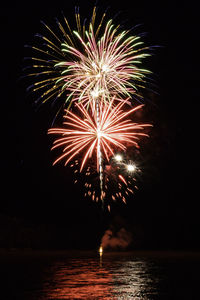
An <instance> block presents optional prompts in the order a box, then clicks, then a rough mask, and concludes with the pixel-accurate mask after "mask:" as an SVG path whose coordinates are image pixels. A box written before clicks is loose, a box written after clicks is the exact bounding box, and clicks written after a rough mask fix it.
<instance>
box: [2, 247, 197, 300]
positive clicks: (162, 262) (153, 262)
mask: <svg viewBox="0 0 200 300" xmlns="http://www.w3.org/2000/svg"><path fill="white" fill-rule="evenodd" d="M0 267H1V269H0V272H1V283H2V286H1V291H0V299H3V300H4V299H5V300H7V299H20V300H22V299H27V300H34V299H38V300H44V299H88V300H89V299H105V300H107V299H134V300H154V299H161V300H162V299H163V300H170V299H176V300H177V299H181V300H184V299H187V300H192V299H200V295H199V286H200V285H199V284H200V277H199V271H200V258H199V256H195V257H194V256H184V255H182V256H181V257H180V255H175V256H173V255H171V256H168V255H164V256H163V255H157V254H154V255H143V256H142V255H136V254H134V253H110V254H109V253H107V254H105V255H103V257H102V258H99V256H98V255H97V254H96V253H86V252H85V253H77V252H76V253H70V254H69V253H68V254H62V255H60V254H59V255H52V254H51V255H50V254H49V253H42V254H41V253H38V254H35V253H29V254H18V253H11V254H7V255H5V254H4V255H3V256H1V261H0Z"/></svg>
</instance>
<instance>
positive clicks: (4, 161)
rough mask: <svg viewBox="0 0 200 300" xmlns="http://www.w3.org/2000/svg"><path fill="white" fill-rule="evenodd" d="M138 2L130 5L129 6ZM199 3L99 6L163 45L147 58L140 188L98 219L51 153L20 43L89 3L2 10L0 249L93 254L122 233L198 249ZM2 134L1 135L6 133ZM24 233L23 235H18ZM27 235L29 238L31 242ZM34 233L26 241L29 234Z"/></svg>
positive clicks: (46, 114) (47, 119) (46, 121)
mask: <svg viewBox="0 0 200 300" xmlns="http://www.w3.org/2000/svg"><path fill="white" fill-rule="evenodd" d="M134 2H135V3H134ZM195 3H196V1H187V2H185V3H184V2H182V1H180V2H176V1H165V2H162V1H159V2H155V1H130V0H125V1H118V2H116V1H111V0H110V1H109V2H107V1H99V4H98V7H99V11H100V13H102V12H103V11H104V10H105V9H106V8H107V7H108V6H110V8H109V9H108V16H109V17H113V16H114V15H116V14H117V13H118V12H119V11H120V14H119V15H118V16H117V21H120V22H122V23H123V25H124V27H125V28H130V27H133V26H135V25H137V24H141V25H140V26H139V27H137V29H136V33H141V32H145V33H146V34H145V35H144V37H143V40H144V41H145V43H146V44H147V45H155V46H160V47H157V48H155V49H154V51H153V54H154V55H153V56H152V57H151V58H148V59H147V61H146V65H145V66H146V67H147V68H149V69H150V70H152V71H153V73H154V75H153V79H154V80H155V81H156V85H157V87H156V88H155V90H156V91H157V92H158V95H157V94H156V93H155V94H152V93H150V92H149V93H147V96H148V98H149V100H148V101H147V102H146V107H147V108H146V114H145V118H146V120H147V121H148V122H151V123H152V124H153V125H154V127H153V129H152V131H151V134H150V135H151V137H150V139H148V141H147V142H146V143H144V145H143V149H142V150H141V157H142V158H143V161H142V172H143V174H142V176H141V178H140V179H139V184H138V186H139V190H138V191H137V193H136V194H135V197H134V199H129V200H128V204H127V206H124V205H116V206H114V207H113V210H112V212H111V214H107V213H105V214H102V213H101V211H100V209H99V207H97V206H96V205H95V204H94V203H93V202H92V201H91V200H87V199H84V197H83V195H82V193H81V184H80V185H79V186H78V187H77V186H74V185H73V183H72V182H73V180H72V173H71V172H70V170H68V169H67V168H65V167H64V166H63V165H62V164H59V165H57V166H54V167H52V162H53V159H54V153H52V152H50V146H51V141H52V140H51V139H50V138H49V136H47V134H46V133H47V130H48V128H49V127H50V126H51V122H52V119H53V116H54V114H55V111H53V110H51V107H50V106H48V105H44V106H41V107H40V109H38V110H37V111H36V109H35V108H34V106H33V105H32V104H33V99H34V95H27V93H26V87H27V81H26V80H19V78H20V77H21V76H22V75H23V71H22V69H23V67H24V66H26V63H25V62H24V61H23V58H24V57H25V56H28V55H27V51H28V50H27V48H24V45H26V44H34V41H35V38H34V35H35V34H36V33H38V32H40V33H41V32H43V27H42V25H41V23H40V20H43V21H45V22H46V23H48V24H49V25H51V26H52V27H53V26H54V24H55V17H57V18H58V19H59V18H60V19H61V17H62V13H61V12H62V11H63V12H64V15H65V16H66V17H67V18H68V20H69V21H70V20H74V7H75V6H76V5H79V6H80V13H81V15H83V16H84V17H89V15H90V12H91V11H92V8H93V4H94V3H93V2H92V1H90V2H88V1H74V0H72V1H69V3H68V1H46V0H45V1H30V2H28V1H27V2H26V3H25V2H20V1H19V2H16V3H14V4H12V5H11V4H10V3H9V2H4V3H3V4H1V6H3V7H1V12H0V13H1V51H2V55H1V82H2V84H1V107H2V112H1V116H2V117H3V119H2V122H1V123H2V126H1V133H2V137H1V142H2V146H1V147H2V149H3V151H4V154H2V156H1V170H2V171H1V175H2V177H1V178H2V179H3V180H2V179H1V182H2V187H3V189H1V204H0V224H1V231H2V232H1V236H4V237H3V238H1V240H0V243H1V244H0V247H4V246H5V247H35V248H43V247H46V248H47V247H49V248H94V247H96V245H97V244H98V242H99V237H100V236H101V234H102V233H103V231H104V230H105V229H107V228H108V227H112V228H113V229H114V230H118V229H120V228H121V227H124V228H126V230H128V231H130V232H131V233H132V235H133V242H132V245H131V247H133V248H139V249H140V248H141V249H143V248H144V249H191V250H198V249H199V247H200V238H199V237H200V235H199V228H200V218H199V203H198V202H199V167H198V162H199V151H198V138H199V132H198V123H199V122H198V121H199V94H200V85H199V70H200V69H199V16H198V14H199V11H198V8H197V5H196V4H195ZM4 135H5V136H4ZM22 236H23V237H22ZM28 236H29V238H28ZM30 236H31V238H30Z"/></svg>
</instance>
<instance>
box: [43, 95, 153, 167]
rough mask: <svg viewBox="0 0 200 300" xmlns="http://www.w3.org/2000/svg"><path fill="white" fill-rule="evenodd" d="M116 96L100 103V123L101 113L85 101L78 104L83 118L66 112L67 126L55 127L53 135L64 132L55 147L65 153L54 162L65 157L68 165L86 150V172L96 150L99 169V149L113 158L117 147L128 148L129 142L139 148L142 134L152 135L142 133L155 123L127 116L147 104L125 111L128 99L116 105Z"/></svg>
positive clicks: (107, 156) (64, 123)
mask: <svg viewBox="0 0 200 300" xmlns="http://www.w3.org/2000/svg"><path fill="white" fill-rule="evenodd" d="M113 102H114V99H112V100H111V101H110V103H109V104H105V103H104V102H101V103H100V105H99V109H100V111H99V123H98V120H97V113H96V111H94V113H93V114H90V112H89V111H91V110H89V111H88V110H87V109H86V108H85V107H84V106H83V105H82V104H81V103H78V104H77V105H76V107H77V109H78V111H79V113H80V115H81V116H80V117H79V116H78V115H77V114H75V113H73V112H71V111H66V114H65V115H64V119H65V121H64V122H63V125H64V126H65V127H64V128H51V129H49V131H48V133H49V134H56V135H61V137H60V138H58V139H56V140H55V142H54V146H53V147H52V149H55V148H58V147H59V148H60V147H62V148H63V153H62V154H61V156H59V157H58V158H57V159H56V160H55V162H54V164H56V163H57V162H58V161H60V160H62V159H65V165H67V164H68V163H69V162H70V161H71V160H72V159H73V158H74V157H76V156H77V155H80V153H84V155H83V158H82V163H81V167H80V171H82V169H83V167H84V165H85V163H86V161H87V160H88V159H89V158H91V157H92V156H93V154H94V153H96V156H97V171H99V167H100V166H99V151H98V147H100V149H101V152H102V153H103V155H104V157H105V158H106V159H107V161H109V158H110V156H111V155H114V149H116V148H117V149H121V150H123V151H125V150H126V145H127V144H129V145H134V146H136V147H138V142H137V141H138V138H139V136H148V135H147V134H146V133H143V132H141V130H143V129H144V127H147V126H151V125H150V124H137V123H134V122H133V121H132V120H131V119H129V118H127V117H128V116H129V115H131V114H133V113H134V112H135V111H137V110H138V109H140V108H141V107H142V106H143V105H139V106H137V107H135V108H132V109H130V110H128V112H124V111H123V107H124V105H125V103H126V102H120V103H118V104H117V105H116V106H115V107H113Z"/></svg>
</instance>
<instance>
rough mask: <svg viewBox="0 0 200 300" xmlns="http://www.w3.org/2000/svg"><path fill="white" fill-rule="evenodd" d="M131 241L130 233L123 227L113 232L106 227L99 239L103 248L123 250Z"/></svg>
mask: <svg viewBox="0 0 200 300" xmlns="http://www.w3.org/2000/svg"><path fill="white" fill-rule="evenodd" d="M131 241H132V235H131V233H130V232H128V231H126V230H125V229H124V228H121V229H120V230H119V231H117V232H115V233H114V232H112V231H111V230H110V229H108V230H106V232H105V233H104V236H103V237H102V239H101V245H102V247H103V249H114V250H124V249H126V248H127V247H128V246H129V244H130V243H131Z"/></svg>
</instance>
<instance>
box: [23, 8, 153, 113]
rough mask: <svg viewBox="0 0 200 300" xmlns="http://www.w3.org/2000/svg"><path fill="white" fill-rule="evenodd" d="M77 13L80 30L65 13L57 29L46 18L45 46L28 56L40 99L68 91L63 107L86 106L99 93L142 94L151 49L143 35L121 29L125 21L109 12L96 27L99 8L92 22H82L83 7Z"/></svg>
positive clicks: (109, 96)
mask: <svg viewBox="0 0 200 300" xmlns="http://www.w3.org/2000/svg"><path fill="white" fill-rule="evenodd" d="M75 17H76V28H75V30H73V29H71V27H70V26H69V23H68V21H67V19H66V18H65V17H64V22H63V24H61V23H60V22H59V21H57V25H58V27H59V32H58V34H56V33H55V32H54V31H53V30H52V29H51V28H50V27H49V26H47V25H46V24H44V23H43V24H44V26H45V29H46V31H47V34H46V35H40V34H37V37H38V38H39V39H41V40H42V43H41V46H38V47H35V46H34V47H31V48H32V49H33V50H34V51H35V53H36V56H34V57H29V58H30V59H32V60H33V62H34V63H33V65H32V69H33V70H32V72H29V74H28V76H29V77H35V82H34V83H33V84H31V86H30V87H29V88H28V90H30V91H33V92H35V93H37V94H38V95H39V98H38V99H37V100H36V102H39V103H45V102H47V101H48V100H50V99H54V101H56V100H57V99H58V98H59V97H61V96H62V95H63V96H64V97H63V99H64V104H63V102H62V105H61V107H62V106H63V105H64V106H65V108H68V105H71V102H72V100H73V101H75V102H76V101H78V102H82V103H84V104H85V105H86V104H88V103H89V102H91V101H94V100H96V98H98V97H101V98H102V100H103V101H104V102H107V101H110V100H111V99H112V97H113V96H116V98H117V97H118V98H119V99H121V100H122V99H123V98H124V96H125V97H127V96H130V95H133V96H139V93H138V88H140V87H144V85H145V76H146V74H148V73H150V72H149V71H148V70H146V69H144V68H142V67H141V62H142V60H143V59H144V58H145V57H147V56H149V54H148V53H146V52H147V51H146V50H148V47H142V44H143V42H142V41H141V39H140V37H139V36H134V35H132V36H130V35H129V31H126V30H124V31H121V32H120V26H115V25H114V24H113V21H112V20H109V21H107V22H106V21H105V20H104V19H105V13H104V14H103V16H102V18H101V20H100V22H99V24H98V25H97V26H95V18H96V7H95V8H94V10H93V14H92V18H91V22H89V24H88V26H86V23H85V22H84V23H83V25H81V19H80V14H79V12H76V14H75ZM86 27H87V30H86ZM38 55H39V57H38ZM140 96H141V95H140ZM66 104H67V105H66Z"/></svg>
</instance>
